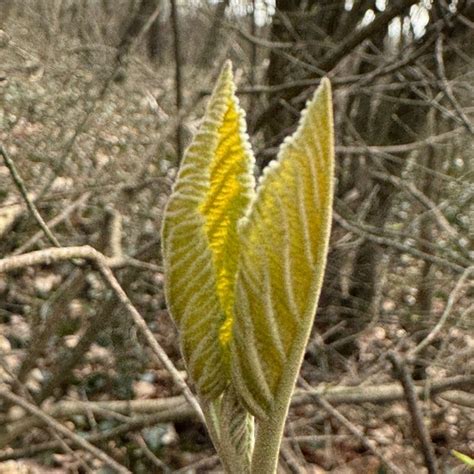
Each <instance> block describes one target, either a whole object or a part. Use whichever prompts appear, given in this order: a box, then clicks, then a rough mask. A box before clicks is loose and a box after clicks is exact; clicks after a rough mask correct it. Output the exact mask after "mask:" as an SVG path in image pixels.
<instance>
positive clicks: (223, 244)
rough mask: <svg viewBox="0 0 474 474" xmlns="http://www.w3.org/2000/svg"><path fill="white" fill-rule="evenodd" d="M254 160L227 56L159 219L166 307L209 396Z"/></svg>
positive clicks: (228, 313) (220, 379) (223, 360)
mask: <svg viewBox="0 0 474 474" xmlns="http://www.w3.org/2000/svg"><path fill="white" fill-rule="evenodd" d="M253 165H254V158H253V155H252V153H251V151H250V146H249V144H248V138H247V135H246V131H245V121H244V117H243V112H242V111H241V109H240V107H239V104H238V100H237V98H236V96H235V93H234V84H233V80H232V71H231V65H230V63H227V64H226V65H225V66H224V68H223V70H222V72H221V75H220V77H219V80H218V82H217V85H216V87H215V90H214V92H213V95H212V97H211V99H210V102H209V104H208V107H207V110H206V113H205V116H204V119H203V122H202V125H201V127H200V129H199V132H198V133H197V135H196V136H195V138H194V140H193V142H192V143H191V145H190V147H189V148H188V150H187V151H186V153H185V156H184V159H183V162H182V165H181V168H180V171H179V173H178V177H177V179H176V182H175V185H174V188H173V191H172V194H171V197H170V200H169V202H168V205H167V209H166V212H165V217H164V224H163V261H164V266H165V277H166V279H165V293H166V298H167V302H168V308H169V310H170V313H171V315H172V317H173V319H174V320H175V321H176V323H177V325H178V327H179V329H180V337H181V348H182V352H183V355H184V358H185V361H186V364H187V367H188V371H189V373H190V375H191V377H192V379H193V381H194V382H195V383H196V385H197V388H198V390H199V392H200V394H201V395H202V396H204V397H208V398H215V397H217V396H218V395H219V394H220V393H221V392H222V391H223V389H224V388H225V386H226V385H227V383H228V378H229V376H228V375H229V367H228V366H229V358H230V356H229V341H230V338H231V326H232V321H233V306H234V291H233V288H234V284H235V279H236V271H237V263H238V255H239V239H238V234H237V221H238V220H239V219H240V218H242V216H243V215H244V214H245V213H246V212H247V210H248V207H249V204H250V201H251V199H252V198H253V193H254V191H253V189H254V179H253Z"/></svg>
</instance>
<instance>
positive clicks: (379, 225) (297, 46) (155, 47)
mask: <svg viewBox="0 0 474 474" xmlns="http://www.w3.org/2000/svg"><path fill="white" fill-rule="evenodd" d="M473 31H474V3H473V2H472V1H469V0H457V1H456V0H422V1H416V0H376V1H374V0H333V1H329V0H318V1H316V0H220V1H218V0H0V143H1V145H2V147H3V151H4V153H3V160H0V259H1V258H4V257H11V256H14V255H21V254H24V253H27V252H30V251H33V250H38V249H43V248H47V247H50V246H51V243H50V242H49V241H48V240H47V239H46V238H45V237H44V234H43V232H42V231H41V229H40V227H39V226H38V224H37V221H36V220H35V219H33V218H32V217H31V214H30V212H29V211H28V208H27V206H26V205H25V201H24V196H23V197H22V195H21V194H20V192H19V190H18V187H19V185H18V182H17V183H16V184H15V182H14V180H13V179H12V169H11V167H7V166H6V162H7V158H6V156H8V157H9V158H10V161H11V162H13V163H14V166H15V168H16V171H17V173H18V174H19V176H20V179H21V181H22V183H23V185H24V188H25V190H26V193H27V195H28V196H29V198H30V200H31V201H32V202H33V203H34V205H35V206H36V208H37V210H38V211H39V213H40V214H41V216H42V217H43V219H44V220H45V221H46V223H47V225H48V227H49V228H50V229H51V231H52V232H53V233H54V235H55V237H56V238H57V240H58V241H59V243H60V245H61V246H76V245H85V244H88V245H91V246H93V247H95V248H96V249H98V250H100V251H101V252H103V253H104V254H105V255H107V256H111V257H117V256H127V257H133V258H134V260H133V265H132V264H130V265H128V264H125V265H124V266H123V267H122V268H120V269H116V270H114V272H115V274H116V276H117V278H118V279H119V281H120V283H121V284H122V286H123V288H124V289H125V291H126V292H127V294H128V296H129V297H130V299H131V300H132V301H133V303H134V304H135V305H136V307H137V308H138V310H139V311H140V313H141V314H142V315H143V316H144V318H145V319H146V321H147V323H148V326H149V328H150V330H151V331H152V332H153V334H154V335H155V337H156V338H157V340H158V342H159V343H160V344H161V346H162V347H163V348H164V349H165V351H166V352H167V354H168V356H169V357H170V358H171V359H172V360H173V362H174V363H175V364H176V366H177V367H178V368H179V369H180V370H181V371H182V374H183V376H184V375H185V372H184V365H183V361H182V359H181V357H180V353H179V347H178V342H177V340H178V339H177V332H176V329H175V327H174V325H173V323H172V322H171V320H170V318H169V316H168V314H167V311H166V305H165V302H164V297H163V291H162V281H163V275H162V269H161V257H160V222H161V215H162V212H163V207H164V205H165V203H166V200H167V196H168V195H169V193H170V186H171V185H172V182H173V179H174V176H175V173H176V168H177V166H178V165H179V161H180V159H181V157H182V154H183V152H184V150H185V148H186V146H187V145H188V144H189V143H190V140H191V138H192V136H193V134H194V132H195V131H196V130H197V127H198V126H199V123H200V118H201V117H202V114H203V112H204V108H205V105H206V102H207V99H208V95H209V93H210V91H211V90H212V85H213V84H214V81H215V79H216V77H217V74H218V72H219V70H220V67H221V66H222V64H223V63H224V61H225V60H226V59H231V60H232V62H233V64H234V73H235V77H236V82H237V84H238V90H237V94H238V96H239V99H240V102H241V105H242V107H243V108H244V109H245V110H246V113H247V122H248V129H249V134H250V140H251V142H252V145H253V148H254V151H255V155H256V159H257V165H258V166H257V168H258V169H257V170H256V173H257V174H259V173H260V171H261V169H262V168H263V167H264V166H265V165H266V164H267V163H268V162H269V161H270V160H272V159H274V158H275V156H276V153H277V151H278V146H279V144H280V143H281V141H282V139H283V138H284V137H285V136H287V135H288V134H290V133H291V132H292V131H293V130H294V128H295V126H296V124H297V120H298V117H299V113H300V111H301V109H302V108H303V107H304V104H305V102H306V100H307V99H308V98H309V97H310V96H311V95H312V93H313V91H314V90H315V88H316V87H317V85H318V83H319V81H320V78H321V77H323V76H325V75H327V76H328V77H329V78H330V79H331V81H332V84H333V90H334V108H335V122H336V124H335V126H336V155H337V171H336V196H335V212H334V222H333V231H332V237H331V248H330V254H329V261H328V265H327V272H326V275H325V281H324V288H323V292H322V295H321V300H320V305H319V308H318V313H317V318H316V322H315V327H314V331H313V334H312V336H311V340H310V343H309V345H308V349H307V353H306V356H305V361H304V364H303V368H302V372H301V380H300V383H299V384H298V388H297V392H298V393H297V394H296V395H295V397H296V398H295V403H294V406H293V407H292V409H291V411H290V416H289V419H288V423H287V430H286V435H285V436H286V438H285V441H284V444H283V449H282V454H281V463H280V464H281V465H280V469H281V472H284V473H299V472H302V473H306V472H308V473H324V472H331V473H333V472H334V473H339V474H342V473H358V472H364V473H382V472H391V470H392V471H393V469H394V467H395V468H396V469H399V472H402V473H414V472H428V471H426V470H424V469H426V468H425V465H426V464H427V462H426V459H425V458H424V457H423V454H422V453H423V450H422V449H421V446H420V444H419V441H418V439H417V436H416V433H415V432H414V431H413V429H412V416H411V414H410V411H409V410H408V409H407V405H406V402H405V400H404V396H403V391H401V386H400V385H399V384H398V382H397V380H398V379H397V376H396V374H395V373H394V372H393V370H392V365H391V363H390V361H389V360H387V353H388V351H390V350H395V351H397V352H398V353H400V354H401V355H408V356H409V357H408V359H407V362H406V364H405V365H406V369H407V370H408V371H409V372H410V374H411V377H412V379H413V381H414V384H415V387H419V388H420V391H421V392H423V394H422V400H421V401H420V403H419V408H420V409H421V410H422V411H423V421H424V424H425V427H426V429H427V430H428V433H429V436H430V442H431V447H432V448H433V450H434V453H435V456H436V460H437V462H438V465H439V466H438V467H439V469H440V471H439V472H468V471H467V469H468V468H467V467H466V466H465V465H463V463H462V462H461V461H459V460H458V459H457V458H456V457H455V456H453V455H452V453H451V450H452V449H455V450H458V451H460V452H463V453H465V454H470V455H471V456H473V454H474V430H473V426H474V412H473V410H472V408H473V407H474V400H473V398H472V389H473V387H474V378H473V375H472V372H473V368H474V365H473V362H472V361H473V360H474V358H473V355H474V338H473V328H474V323H473V293H474V292H473V286H472V275H473V273H472V265H473V263H472V257H473V248H472V237H473V234H472V231H473V228H474V227H473V217H474V215H473V200H474V199H473V197H474V185H473V165H474V160H473V159H472V156H473V140H472V138H473V134H474V125H473V122H472V118H473V112H474V104H473V100H472V99H473V96H474V95H473V90H474V81H473V79H474V69H473V62H474V34H473ZM269 238H271V236H269ZM427 337H428V338H429V339H428V340H427V339H426V338H427ZM420 343H421V344H422V345H421V346H419V344H420ZM2 385H3V386H4V387H8V389H9V390H12V391H13V392H15V393H16V394H17V395H18V396H20V397H22V398H23V399H24V400H28V401H29V403H32V404H34V405H35V406H41V408H42V409H43V410H44V411H45V412H46V413H48V414H49V415H50V416H52V417H54V418H55V419H56V420H58V421H59V422H61V423H62V424H64V425H65V426H67V427H68V428H69V429H71V430H72V431H73V432H74V433H76V434H78V435H79V436H81V437H82V438H83V439H86V440H88V441H90V442H91V443H92V444H94V445H95V446H97V447H98V448H99V449H100V450H102V451H103V452H105V453H107V454H108V455H109V456H110V457H112V458H113V459H115V460H116V461H117V462H119V463H120V464H122V465H123V466H126V467H127V468H128V469H129V470H130V471H132V472H134V473H135V472H136V473H147V472H219V470H221V467H220V465H219V462H218V459H217V457H216V456H215V453H214V450H213V448H212V445H211V443H210V441H209V439H208V437H207V434H206V431H205V429H204V428H203V426H202V425H201V424H200V423H199V421H198V420H197V419H196V417H195V415H194V414H193V411H192V410H191V408H190V407H189V406H188V405H187V404H186V402H185V401H184V400H183V398H182V396H181V395H180V391H179V389H178V387H176V385H175V384H174V383H173V380H172V378H171V377H170V375H169V374H168V372H167V371H166V370H165V369H164V368H163V367H162V366H161V365H159V364H157V363H156V362H154V359H152V358H151V357H150V353H149V348H148V346H147V344H146V343H145V342H144V340H143V339H142V338H141V336H140V335H138V334H137V332H136V330H135V328H134V326H133V323H132V322H131V320H130V318H129V316H128V313H127V312H126V311H125V310H124V309H123V306H122V305H121V304H120V303H119V301H118V300H117V298H116V296H115V295H114V294H113V293H112V292H111V291H110V290H109V289H108V288H107V287H106V286H105V285H104V283H103V281H102V280H101V278H100V277H99V276H98V275H97V274H96V273H95V272H94V271H93V269H92V268H87V267H86V268H78V267H77V266H74V265H73V264H71V263H67V262H62V263H60V264H55V265H50V266H46V265H44V266H36V267H30V268H26V269H22V270H17V271H15V272H11V273H5V274H0V387H1V386H2ZM310 386H311V387H313V388H316V389H318V387H319V389H324V390H327V392H326V394H327V396H326V400H328V401H329V402H331V403H332V404H333V407H334V409H337V410H338V413H339V414H341V415H342V416H343V417H344V419H345V420H346V421H348V422H349V423H350V425H349V427H348V425H345V424H344V423H343V422H341V419H339V418H338V417H337V416H335V414H334V413H333V412H330V411H327V410H324V409H323V408H321V406H320V405H318V404H317V403H316V402H315V400H314V399H312V398H311V395H310V394H311V390H312V389H311V388H310ZM344 387H345V388H344ZM430 387H431V388H432V389H433V390H432V393H431V395H430ZM436 387H437V389H436ZM337 389H340V390H342V392H341V393H345V394H346V395H347V396H346V398H344V396H342V398H341V397H340V398H337V397H336V398H334V396H333V395H331V393H333V392H334V391H335V390H337ZM377 389H379V390H378V391H377ZM331 390H332V391H333V392H331ZM344 390H345V391H344ZM384 390H385V392H384ZM435 392H436V393H435ZM387 393H388V394H389V395H390V394H391V396H385V395H386V394H387ZM384 394H385V395H384ZM351 396H352V399H351ZM298 397H299V398H298ZM331 397H333V398H331ZM371 397H372V398H371ZM384 397H385V398H384ZM350 427H352V428H356V429H357V432H358V433H359V434H360V435H361V437H358V436H356V435H355V434H354V433H355V432H354V431H353V430H351V429H352V428H350ZM6 472H8V473H10V472H12V473H14V472H31V473H37V472H38V473H43V472H58V473H59V472H101V473H107V472H114V471H110V470H109V468H107V467H105V466H104V465H103V463H102V461H100V460H98V459H97V458H96V457H95V456H93V454H91V453H90V452H88V451H87V450H82V451H81V450H80V448H78V447H77V445H75V444H74V443H71V442H69V441H68V440H64V439H60V435H58V433H57V431H55V430H54V428H52V427H51V426H49V425H44V423H42V422H40V421H39V420H38V419H37V418H34V417H31V416H27V415H26V414H25V413H24V412H22V411H21V410H20V409H19V408H18V406H15V404H14V403H12V402H8V401H6V400H0V473H6ZM430 472H433V471H430Z"/></svg>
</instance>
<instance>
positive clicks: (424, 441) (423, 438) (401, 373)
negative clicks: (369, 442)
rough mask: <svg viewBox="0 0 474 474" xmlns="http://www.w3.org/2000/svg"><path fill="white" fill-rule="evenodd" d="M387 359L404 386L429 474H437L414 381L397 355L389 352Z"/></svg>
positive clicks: (434, 458)
mask: <svg viewBox="0 0 474 474" xmlns="http://www.w3.org/2000/svg"><path fill="white" fill-rule="evenodd" d="M387 358H388V359H389V360H390V362H391V363H392V365H393V368H394V369H395V373H396V374H397V377H398V379H399V380H400V383H401V384H402V386H403V390H404V392H405V398H406V401H407V404H408V409H409V410H410V415H411V420H412V424H413V431H414V433H415V435H416V437H417V438H418V439H419V441H420V443H421V450H422V452H423V457H424V458H425V464H426V467H427V469H428V472H429V474H437V473H438V472H439V471H438V463H437V461H436V456H435V452H434V448H433V444H432V442H431V439H430V434H429V432H428V429H427V428H426V425H425V423H424V421H423V415H422V413H421V409H420V407H419V405H418V397H417V396H416V392H415V387H414V384H413V379H412V378H411V375H410V374H409V372H408V370H407V368H406V365H405V364H404V363H403V362H402V361H401V359H400V358H399V357H398V355H397V354H395V352H389V353H388V354H387Z"/></svg>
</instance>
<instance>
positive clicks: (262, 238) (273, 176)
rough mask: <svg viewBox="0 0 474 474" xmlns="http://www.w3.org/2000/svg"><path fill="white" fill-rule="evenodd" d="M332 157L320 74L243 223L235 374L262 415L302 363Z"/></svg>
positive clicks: (318, 274)
mask: <svg viewBox="0 0 474 474" xmlns="http://www.w3.org/2000/svg"><path fill="white" fill-rule="evenodd" d="M333 161H334V157H333V126H332V103H331V90H330V84H329V81H328V80H327V79H323V81H322V83H321V86H320V87H319V88H318V90H317V91H316V93H315V95H314V97H313V99H312V100H311V101H310V102H309V104H308V105H307V108H306V111H305V112H303V114H302V118H301V121H300V124H299V126H298V129H297V130H296V132H295V133H294V135H293V136H292V137H291V138H289V139H287V140H286V141H285V142H284V143H283V145H282V146H281V149H280V152H279V156H278V159H277V160H276V161H275V162H273V163H271V164H270V166H268V167H267V169H266V170H265V171H264V175H263V177H262V179H261V182H260V184H259V188H258V192H257V196H256V199H255V200H254V201H253V204H252V208H251V211H250V214H249V216H248V218H245V219H243V221H242V225H241V239H242V241H241V253H240V265H239V273H238V277H237V282H236V304H235V322H234V325H233V338H232V344H231V353H232V372H233V381H234V384H235V386H236V387H237V389H238V391H239V393H240V395H241V397H242V398H243V399H244V401H245V403H246V405H247V407H248V409H249V410H250V411H251V412H252V413H253V414H254V415H256V416H258V417H263V418H264V417H265V416H266V414H267V413H268V411H269V409H271V406H272V404H273V402H274V401H275V397H276V395H277V393H278V391H279V390H280V389H281V387H280V386H279V385H280V382H281V380H282V374H283V372H284V370H285V368H286V366H287V365H288V364H290V365H291V364H296V363H297V364H299V363H300V362H301V356H302V353H303V349H304V346H305V344H306V339H307V334H308V332H309V328H310V326H311V324H312V321H313V318H314V313H315V309H316V303H317V299H318V296H319V290H320V287H321V283H322V276H323V272H324V265H325V258H326V252H327V245H328V238H329V231H330V221H331V207H332V182H333ZM295 346H297V347H295ZM295 351H296V352H295ZM298 351H300V352H298ZM296 359H298V361H296ZM295 361H296V362H295ZM297 368H299V365H298V366H297V367H296V370H297ZM293 369H294V367H293Z"/></svg>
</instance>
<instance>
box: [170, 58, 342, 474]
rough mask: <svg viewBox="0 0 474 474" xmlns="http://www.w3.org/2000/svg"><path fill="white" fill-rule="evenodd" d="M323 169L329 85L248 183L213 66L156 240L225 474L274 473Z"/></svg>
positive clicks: (313, 268)
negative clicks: (159, 237) (256, 177)
mask: <svg viewBox="0 0 474 474" xmlns="http://www.w3.org/2000/svg"><path fill="white" fill-rule="evenodd" d="M333 168H334V137H333V117H332V101H331V86H330V83H329V80H328V79H323V80H322V81H321V85H320V86H319V88H318V89H317V90H316V92H315V94H314V96H313V98H312V99H311V100H310V101H309V102H308V104H307V106H306V109H305V110H304V111H303V113H302V115H301V119H300V122H299V125H298V128H297V130H296V132H295V133H294V134H293V135H292V136H291V137H288V138H287V139H286V140H285V141H284V143H283V144H282V146H281V148H280V150H279V153H278V158H277V159H276V160H275V161H273V162H271V163H270V164H269V165H268V166H267V168H266V169H265V170H264V171H263V175H262V176H261V178H260V179H259V182H258V185H257V186H255V181H254V175H253V171H254V157H253V154H252V150H251V147H250V143H249V140H248V136H247V133H246V125H245V119H244V112H243V111H242V109H241V108H240V106H239V102H238V99H237V97H236V96H235V86H234V83H233V78H232V69H231V64H230V63H229V62H228V63H226V64H225V66H224V68H223V70H222V72H221V74H220V77H219V79H218V81H217V84H216V87H215V89H214V92H213V94H212V97H211V99H210V101H209V104H208V107H207V110H206V113H205V115H204V118H203V122H202V125H201V127H200V129H199V131H198V132H197V134H196V136H195V137H194V140H193V142H192V143H191V145H190V146H189V148H188V150H187V151H186V153H185V156H184V158H183V161H182V164H181V168H180V170H179V173H178V176H177V179H176V182H175V184H174V187H173V191H172V194H171V197H170V199H169V202H168V206H167V209H166V212H165V217H164V223H163V239H162V242H163V259H164V268H165V293H166V299H167V304H168V308H169V311H170V313H171V316H172V317H173V319H174V321H175V322H176V324H177V326H178V328H179V332H180V341H181V348H182V352H183V356H184V360H185V362H186V366H187V370H188V373H189V375H190V377H191V379H192V381H193V382H194V384H195V386H196V390H197V393H198V397H199V401H200V404H201V406H202V409H203V412H204V414H205V417H206V422H207V425H208V429H209V433H210V435H211V438H212V440H213V443H214V445H215V447H216V449H217V452H218V454H219V456H220V458H221V460H222V463H223V465H224V468H225V469H226V472H228V473H235V474H243V473H252V474H272V473H274V472H275V471H276V468H277V463H278V453H279V449H280V444H281V438H282V435H283V428H284V424H285V419H286V416H287V413H288V407H289V403H290V399H291V395H292V393H293V390H294V387H295V382H296V378H297V376H298V372H299V369H300V366H301V362H302V359H303V355H304V350H305V346H306V343H307V340H308V337H309V334H310V331H311V327H312V323H313V320H314V316H315V311H316V305H317V301H318V297H319V293H320V290H321V285H322V279H323V274H324V267H325V262H326V255H327V249H328V240H329V233H330V225H331V211H332V195H333Z"/></svg>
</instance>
